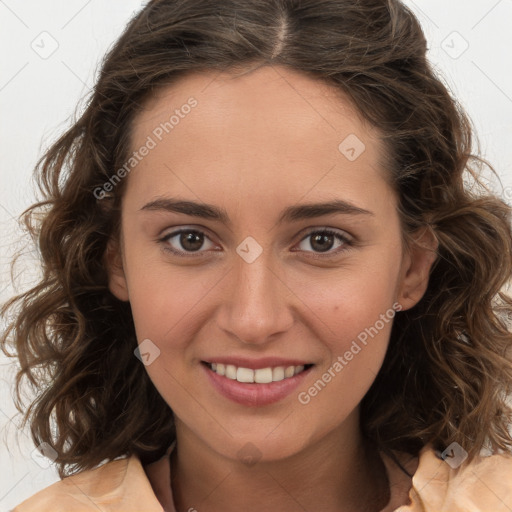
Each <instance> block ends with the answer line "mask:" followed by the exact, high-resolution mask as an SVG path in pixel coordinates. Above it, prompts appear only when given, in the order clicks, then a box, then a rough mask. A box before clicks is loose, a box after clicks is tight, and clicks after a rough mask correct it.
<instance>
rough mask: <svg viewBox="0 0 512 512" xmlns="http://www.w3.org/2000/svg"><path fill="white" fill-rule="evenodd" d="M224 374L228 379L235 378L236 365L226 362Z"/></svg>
mask: <svg viewBox="0 0 512 512" xmlns="http://www.w3.org/2000/svg"><path fill="white" fill-rule="evenodd" d="M225 375H226V377H227V378H228V379H231V380H236V366H233V365H232V364H227V365H226V373H225Z"/></svg>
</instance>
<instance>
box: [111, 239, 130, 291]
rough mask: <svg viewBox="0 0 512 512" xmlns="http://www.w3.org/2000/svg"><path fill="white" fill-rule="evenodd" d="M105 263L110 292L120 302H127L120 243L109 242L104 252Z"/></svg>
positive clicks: (126, 287)
mask: <svg viewBox="0 0 512 512" xmlns="http://www.w3.org/2000/svg"><path fill="white" fill-rule="evenodd" d="M105 263H106V268H107V273H108V287H109V290H110V292H111V293H112V294H113V295H114V296H115V297H117V298H118V299H119V300H122V301H129V300H130V297H129V294H128V286H127V283H126V276H125V273H124V266H123V258H122V253H121V247H120V243H119V242H117V241H113V240H109V242H108V244H107V250H106V252H105Z"/></svg>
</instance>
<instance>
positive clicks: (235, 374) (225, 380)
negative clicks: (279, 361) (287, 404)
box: [201, 361, 315, 407]
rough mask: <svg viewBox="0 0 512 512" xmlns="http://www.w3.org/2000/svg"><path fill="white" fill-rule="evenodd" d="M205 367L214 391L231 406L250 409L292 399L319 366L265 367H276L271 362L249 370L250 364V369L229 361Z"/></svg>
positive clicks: (203, 364)
mask: <svg viewBox="0 0 512 512" xmlns="http://www.w3.org/2000/svg"><path fill="white" fill-rule="evenodd" d="M296 362H297V361H296ZM201 363H202V364H201V366H202V367H203V368H204V371H205V373H206V377H207V380H208V381H209V382H210V384H211V385H212V386H213V389H215V390H216V391H217V392H218V393H220V395H222V396H223V397H224V398H227V399H229V400H230V401H231V402H235V403H237V404H239V405H244V406H246V407H263V406H267V405H271V404H274V403H277V402H280V401H281V400H283V399H285V398H287V397H289V396H290V395H292V394H293V392H294V391H295V390H296V389H297V388H298V386H299V385H301V383H302V382H304V379H305V378H306V376H307V375H308V374H309V373H310V372H311V371H312V368H313V367H314V366H315V365H314V364H298V365H297V364H291V363H292V361H287V362H286V363H287V364H286V365H280V366H272V365H271V366H264V364H266V365H268V364H272V363H271V362H270V361H269V362H266V363H263V362H259V363H258V364H256V363H254V364H251V363H249V364H251V365H253V366H260V368H247V365H248V364H247V363H246V366H237V365H234V364H227V362H226V361H224V362H222V363H220V362H210V361H202V362H201ZM288 363H290V364H288Z"/></svg>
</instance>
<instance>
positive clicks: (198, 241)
mask: <svg viewBox="0 0 512 512" xmlns="http://www.w3.org/2000/svg"><path fill="white" fill-rule="evenodd" d="M159 242H160V243H162V244H164V248H165V249H166V250H168V251H170V252H172V253H174V254H179V255H188V254H189V253H198V254H202V253H203V252H205V251H201V249H203V248H206V249H211V248H212V247H214V244H213V242H212V241H211V240H210V239H209V238H208V237H207V236H206V235H205V234H204V233H203V232H202V231H198V230H196V229H180V230H179V231H173V232H172V233H169V234H168V235H165V236H164V237H162V238H161V239H160V240H159ZM208 243H209V244H210V245H209V246H208ZM205 245H206V247H205Z"/></svg>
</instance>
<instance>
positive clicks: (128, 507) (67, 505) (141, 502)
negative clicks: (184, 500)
mask: <svg viewBox="0 0 512 512" xmlns="http://www.w3.org/2000/svg"><path fill="white" fill-rule="evenodd" d="M98 510H103V511H105V512H107V511H108V512H114V511H116V512H117V511H119V512H120V511H123V512H129V511H133V512H136V511H137V512H163V509H162V507H161V505H160V503H159V502H158V500H157V498H156V497H155V494H154V492H153V490H152V487H151V484H150V482H149V480H148V478H147V476H146V474H145V472H144V469H143V467H142V464H141V462H140V460H139V459H138V458H137V457H135V456H132V457H129V458H124V459H118V460H114V461H111V462H108V463H107V464H104V465H102V466H100V467H98V468H95V469H91V470H88V471H83V472H81V473H77V474H75V475H72V476H69V477H66V478H64V479H62V480H61V481H59V482H56V483H54V484H53V485H50V486H49V487H47V488H45V489H43V490H42V491H40V492H38V493H36V494H34V495H33V496H31V497H30V498H28V499H27V500H25V501H24V502H23V503H21V504H20V505H18V506H17V507H16V508H15V509H14V510H13V512H35V511H37V512H50V511H51V512H64V511H66V512H78V511H80V512H81V511H84V512H85V511H95V512H97V511H98Z"/></svg>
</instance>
